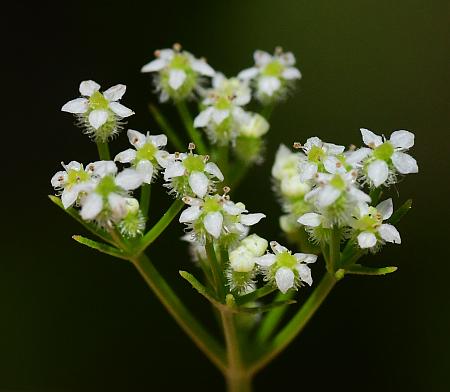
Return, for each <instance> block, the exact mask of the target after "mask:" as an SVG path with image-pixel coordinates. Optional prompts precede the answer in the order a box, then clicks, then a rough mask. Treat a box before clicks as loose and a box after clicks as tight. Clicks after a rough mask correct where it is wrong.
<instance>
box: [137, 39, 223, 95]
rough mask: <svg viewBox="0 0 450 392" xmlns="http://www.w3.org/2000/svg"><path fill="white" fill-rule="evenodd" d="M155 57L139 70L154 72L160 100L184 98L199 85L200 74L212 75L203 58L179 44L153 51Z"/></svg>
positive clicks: (211, 70)
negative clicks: (195, 55) (197, 56)
mask: <svg viewBox="0 0 450 392" xmlns="http://www.w3.org/2000/svg"><path fill="white" fill-rule="evenodd" d="M155 57H156V59H155V60H153V61H151V62H149V63H148V64H146V65H144V66H143V67H142V69H141V72H154V73H156V75H155V78H154V83H155V87H156V90H157V91H158V92H160V98H159V99H160V101H161V102H165V101H167V100H168V99H169V97H170V98H172V99H175V100H180V99H185V98H187V97H188V96H190V95H191V94H192V92H193V91H194V90H196V89H198V88H199V87H200V84H201V76H209V77H212V76H214V74H215V72H214V70H213V69H212V68H211V67H210V66H209V65H208V63H207V62H206V61H205V60H203V59H197V58H195V57H194V56H193V55H192V54H191V53H189V52H187V51H181V46H180V45H179V44H175V45H174V47H173V49H161V50H157V51H156V52H155Z"/></svg>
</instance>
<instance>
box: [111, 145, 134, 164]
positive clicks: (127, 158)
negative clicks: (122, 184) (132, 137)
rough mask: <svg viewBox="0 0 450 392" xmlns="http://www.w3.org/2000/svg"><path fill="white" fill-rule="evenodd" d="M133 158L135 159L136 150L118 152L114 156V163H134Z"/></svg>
mask: <svg viewBox="0 0 450 392" xmlns="http://www.w3.org/2000/svg"><path fill="white" fill-rule="evenodd" d="M134 158H136V150H134V149H132V148H128V149H126V150H125V151H122V152H119V153H118V154H117V155H116V156H115V158H114V161H117V162H120V163H130V162H131V161H134Z"/></svg>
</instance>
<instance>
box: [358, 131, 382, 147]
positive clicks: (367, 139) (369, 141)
mask: <svg viewBox="0 0 450 392" xmlns="http://www.w3.org/2000/svg"><path fill="white" fill-rule="evenodd" d="M360 131H361V135H362V138H363V142H364V144H365V145H366V146H369V147H371V148H375V147H378V146H379V145H381V144H383V138H382V137H381V136H378V135H376V134H374V133H373V132H372V131H370V130H368V129H365V128H361V129H360Z"/></svg>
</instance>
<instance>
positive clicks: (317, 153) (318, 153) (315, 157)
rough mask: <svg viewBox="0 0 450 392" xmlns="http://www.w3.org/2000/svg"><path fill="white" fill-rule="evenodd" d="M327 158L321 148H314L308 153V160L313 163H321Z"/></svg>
mask: <svg viewBox="0 0 450 392" xmlns="http://www.w3.org/2000/svg"><path fill="white" fill-rule="evenodd" d="M324 156H325V153H324V152H323V150H322V149H321V148H320V147H317V146H312V147H311V149H310V150H309V153H308V159H309V160H310V161H311V162H314V163H319V162H320V161H321V160H322V159H323V158H324Z"/></svg>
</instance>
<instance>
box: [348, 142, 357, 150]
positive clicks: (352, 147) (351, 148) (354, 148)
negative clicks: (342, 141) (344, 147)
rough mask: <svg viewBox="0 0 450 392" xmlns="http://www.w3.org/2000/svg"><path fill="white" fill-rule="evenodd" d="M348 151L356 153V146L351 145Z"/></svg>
mask: <svg viewBox="0 0 450 392" xmlns="http://www.w3.org/2000/svg"><path fill="white" fill-rule="evenodd" d="M348 149H349V150H350V151H355V150H356V146H355V145H354V144H350V145H349V146H348Z"/></svg>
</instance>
